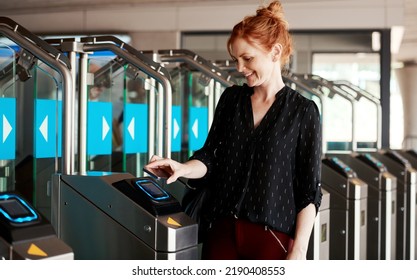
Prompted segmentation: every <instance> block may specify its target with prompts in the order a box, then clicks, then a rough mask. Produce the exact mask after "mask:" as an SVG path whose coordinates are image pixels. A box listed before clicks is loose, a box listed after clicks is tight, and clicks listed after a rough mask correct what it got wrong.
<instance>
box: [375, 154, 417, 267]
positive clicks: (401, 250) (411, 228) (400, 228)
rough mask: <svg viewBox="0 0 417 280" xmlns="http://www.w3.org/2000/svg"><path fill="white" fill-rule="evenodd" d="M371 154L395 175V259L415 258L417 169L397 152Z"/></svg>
mask: <svg viewBox="0 0 417 280" xmlns="http://www.w3.org/2000/svg"><path fill="white" fill-rule="evenodd" d="M371 155H372V156H373V157H375V158H377V159H378V160H379V161H381V162H382V163H383V164H384V165H385V166H386V167H387V168H388V171H389V172H390V173H392V174H393V175H394V176H396V177H397V234H396V235H397V245H396V251H397V259H399V260H414V259H415V235H416V210H415V207H416V184H417V170H416V169H414V168H413V167H412V166H411V164H410V162H409V161H408V160H407V159H406V158H404V157H403V156H401V155H400V154H399V153H398V152H396V151H392V150H381V151H378V152H373V153H371Z"/></svg>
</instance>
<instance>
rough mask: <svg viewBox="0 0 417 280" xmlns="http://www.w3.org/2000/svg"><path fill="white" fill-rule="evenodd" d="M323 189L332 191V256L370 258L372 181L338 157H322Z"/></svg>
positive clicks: (345, 258)
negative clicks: (368, 215)
mask: <svg viewBox="0 0 417 280" xmlns="http://www.w3.org/2000/svg"><path fill="white" fill-rule="evenodd" d="M322 162H323V164H322V189H326V190H327V191H328V192H329V193H330V197H331V199H330V237H329V238H330V259H331V260H364V259H366V230H367V221H366V215H367V213H366V212H367V197H368V185H367V184H366V183H365V182H364V181H362V180H361V179H359V178H358V176H357V174H356V173H355V172H354V171H353V170H352V168H350V167H349V166H347V165H346V164H345V163H344V162H342V161H341V160H339V159H338V158H336V157H326V158H324V159H323V160H322Z"/></svg>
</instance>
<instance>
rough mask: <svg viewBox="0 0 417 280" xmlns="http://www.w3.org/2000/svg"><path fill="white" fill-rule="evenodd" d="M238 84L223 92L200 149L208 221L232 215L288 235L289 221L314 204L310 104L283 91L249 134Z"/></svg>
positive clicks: (315, 129) (317, 139) (247, 110)
mask: <svg viewBox="0 0 417 280" xmlns="http://www.w3.org/2000/svg"><path fill="white" fill-rule="evenodd" d="M252 94H253V88H250V87H248V86H247V85H246V84H244V85H243V86H232V87H229V88H227V89H226V90H225V91H224V93H223V94H222V95H221V98H220V100H219V102H218V105H217V107H216V112H215V115H214V119H213V123H212V125H211V128H210V132H209V134H208V136H207V139H206V142H205V144H204V146H203V147H202V148H201V149H200V150H198V151H196V152H195V153H194V155H193V156H192V157H191V158H192V159H198V160H200V161H201V162H203V163H204V164H205V165H206V166H207V169H208V171H207V174H206V175H205V177H206V178H207V179H208V180H209V182H210V191H211V199H210V201H209V202H208V206H207V207H205V209H204V211H205V213H206V216H208V218H209V220H210V221H214V220H215V219H217V218H219V217H224V216H230V215H235V216H238V217H239V218H245V219H248V220H250V221H252V222H256V223H262V224H265V225H267V226H269V227H270V228H272V229H274V230H278V231H281V232H285V233H287V234H290V235H293V234H294V231H295V224H296V215H297V213H298V212H299V211H300V210H302V209H303V208H304V207H306V206H307V205H309V204H310V203H314V204H315V206H316V210H317V209H318V208H319V206H320V203H321V191H320V176H321V122H320V114H319V110H318V108H317V106H316V104H315V103H314V102H313V101H311V100H309V99H307V98H305V97H303V96H302V95H301V94H299V93H298V92H296V91H294V90H292V89H291V88H289V87H287V86H286V87H284V88H283V89H281V90H280V91H279V92H278V93H277V94H276V99H275V101H274V103H273V104H272V105H271V107H270V108H269V110H268V111H267V113H266V114H265V116H264V118H263V119H262V120H261V122H260V124H259V125H258V126H257V127H256V128H255V127H254V121H253V113H252V103H251V95H252Z"/></svg>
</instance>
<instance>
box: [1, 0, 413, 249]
mask: <svg viewBox="0 0 417 280" xmlns="http://www.w3.org/2000/svg"><path fill="white" fill-rule="evenodd" d="M264 3H268V1H258V0H252V1H251V0H241V1H235V0H208V1H205V0H89V1H85V0H19V1H10V0H0V17H7V18H10V19H12V20H13V21H15V22H17V23H18V24H20V25H22V26H23V27H25V28H26V29H28V30H29V31H30V32H32V33H34V34H36V35H37V36H39V37H40V38H42V39H45V40H47V41H48V40H50V42H52V41H53V40H54V39H57V38H59V39H66V38H81V37H82V38H85V37H95V36H107V35H111V36H115V37H117V38H119V39H120V40H121V41H122V42H124V43H126V44H128V45H130V46H132V47H133V48H135V49H136V50H140V51H141V52H143V53H147V52H148V53H149V52H157V51H158V50H189V51H191V52H193V53H195V54H197V55H198V56H199V57H201V58H204V59H205V60H207V61H209V62H212V63H214V64H216V65H217V64H218V65H220V64H224V63H226V64H227V63H231V62H230V57H229V54H228V52H227V50H226V41H227V39H228V35H229V33H230V30H231V28H232V27H233V26H234V24H236V23H237V22H238V21H240V20H241V19H242V17H243V16H245V15H249V14H253V13H254V11H255V10H256V8H257V7H258V6H259V5H260V4H264ZM282 3H283V6H284V12H285V15H286V18H287V20H288V22H289V26H290V32H291V33H292V35H293V39H294V44H295V46H294V47H295V53H294V56H293V58H292V61H291V63H290V65H289V67H288V68H289V69H288V71H289V73H295V74H297V75H300V76H299V77H298V79H302V78H301V77H302V76H303V75H313V76H314V75H316V76H319V77H322V78H324V79H327V80H330V81H347V82H348V83H351V84H352V85H356V86H358V87H360V88H361V89H364V90H365V91H366V92H368V93H370V94H371V95H372V96H373V97H375V98H376V99H378V100H379V101H380V105H381V108H382V112H381V115H378V112H377V111H376V110H375V108H373V107H372V106H371V107H369V106H370V105H369V103H368V104H365V105H363V104H364V103H361V105H359V107H358V111H357V112H356V113H357V114H358V115H357V116H356V118H355V121H354V122H352V115H353V112H351V111H350V110H349V109H348V107H349V102H347V103H348V105H346V102H342V101H341V102H339V103H338V102H335V103H334V104H332V105H331V106H329V107H328V110H329V111H328V112H329V113H328V115H327V116H325V117H326V119H325V121H324V122H325V123H326V127H327V128H330V129H326V135H325V136H326V140H327V141H328V142H329V143H330V142H331V143H336V144H340V143H350V142H353V136H355V137H356V139H357V141H358V143H362V144H363V145H364V146H363V147H362V148H364V151H366V150H367V148H368V146H366V145H368V144H369V145H371V146H369V147H370V148H372V149H374V148H376V147H377V146H379V148H383V149H392V150H397V149H417V121H416V120H417V110H415V109H414V108H415V107H416V105H417V98H416V96H415V93H416V91H417V79H416V77H417V51H416V50H417V2H416V1H414V0H382V1H381V0H282ZM76 40H77V39H76ZM9 43H10V41H9V40H8V39H7V38H3V37H0V47H1V46H2V45H8V44H9ZM92 57H93V56H92ZM93 59H94V58H91V61H93ZM95 59H97V57H96V58H95ZM100 59H101V58H98V59H97V61H96V62H97V65H100V63H103V64H104V63H106V62H107V61H105V62H102V61H101V60H100ZM0 62H1V61H0ZM103 64H101V65H103ZM1 65H2V64H1V63H0V66H1ZM92 65H93V64H91V65H90V67H92ZM41 68H42V67H40V68H39V71H38V74H37V75H38V76H37V77H35V80H36V81H39V83H41V82H42V75H44V74H47V75H45V76H51V75H50V73H47V72H48V70H46V71H45V70H41ZM90 70H91V71H92V68H91V69H90ZM53 79H54V78H53ZM113 83H114V84H116V87H117V86H120V85H121V83H124V80H123V81H122V80H120V81H118V80H115V81H113ZM122 87H123V85H122ZM144 87H145V88H146V86H144ZM21 88H24V89H25V91H27V90H28V89H27V88H26V86H23V85H20V84H19V85H17V86H16V94H15V95H16V96H17V97H18V98H23V99H25V100H26V98H29V97H28V96H24V97H22V96H21V95H20V94H21V93H19V90H20V89H21ZM30 88H31V89H30V90H33V88H34V89H35V92H36V94H37V97H38V98H42V97H43V94H44V95H45V97H46V98H50V96H49V94H50V93H51V92H52V95H55V94H56V92H55V89H53V88H52V89H51V88H47V89H46V90H48V91H49V90H50V91H51V92H45V93H43V92H42V89H41V88H38V84H37V83H34V84H30ZM147 90H149V88H147ZM120 94H121V95H123V92H121V93H119V95H120ZM116 95H117V94H116ZM103 96H104V94H103ZM118 97H120V96H118ZM30 98H32V96H31V97H30ZM120 98H121V99H123V97H120ZM121 99H119V101H120V100H121ZM110 100H111V101H112V102H113V103H114V106H115V107H114V108H113V110H116V111H117V110H122V109H121V108H122V107H120V106H122V105H121V103H120V104H118V105H117V100H116V102H114V100H115V99H114V98H113V97H112V98H110ZM26 101H27V100H26ZM30 102H32V99H30ZM173 102H174V103H175V102H177V101H176V99H174V101H173ZM195 102H196V104H197V103H198V102H203V101H201V100H196V101H195ZM204 102H207V101H204ZM31 106H32V107H31V108H30V110H26V109H25V108H26V107H21V106H20V105H19V106H18V110H20V111H19V112H24V113H25V114H26V113H27V114H29V115H30V114H33V113H34V112H33V110H34V109H33V104H32V105H31ZM117 106H119V107H117ZM360 106H365V107H362V108H361V107H360ZM209 114H210V113H209ZM158 118H159V117H158ZM377 119H378V120H377ZM29 121H30V122H33V121H34V120H32V117H31V118H29ZM379 121H380V122H381V123H380V125H381V127H378V126H376V125H375V124H378V122H379ZM27 122H28V119H25V118H20V117H19V116H18V117H17V125H18V126H20V127H27ZM35 122H36V120H35ZM190 126H191V123H190ZM354 127H355V129H354ZM33 130H34V128H33V127H32V126H31V127H30V128H29V129H28V131H19V132H18V133H19V134H18V135H17V137H16V159H13V161H12V165H11V166H12V169H14V168H15V167H18V166H20V165H21V164H22V163H24V160H25V159H26V158H27V155H34V154H35V152H36V151H35V150H36V147H35V143H34V139H33V135H34V131H33ZM158 132H160V131H158ZM158 132H156V133H158ZM183 133H184V135H186V129H185V127H184V132H183ZM161 137H162V136H161ZM184 137H185V138H187V137H188V136H184ZM3 138H5V137H4V135H3ZM116 138H117V137H116ZM155 139H158V136H156V138H155ZM114 141H116V142H117V139H116V140H114V139H113V144H114ZM3 142H4V140H3ZM377 143H379V144H377ZM119 144H120V143H119ZM120 145H121V144H120ZM352 145H353V144H352ZM0 147H1V146H0ZM339 148H340V147H339ZM344 148H346V150H348V151H349V150H350V149H352V146H349V144H347V146H343V147H342V149H344ZM117 149H121V146H119V147H117ZM190 150H192V149H190ZM118 151H120V150H118ZM0 152H1V151H0ZM0 155H1V153H0ZM189 155H190V151H187V152H186V153H185V155H181V156H180V159H186V158H187V157H188V156H189ZM55 156H56V155H55ZM175 156H176V155H175ZM123 157H126V154H123ZM148 158H149V155H148V154H147V153H144V154H141V155H137V156H136V157H135V158H134V161H135V163H134V164H133V163H132V166H134V168H136V169H137V170H139V171H142V169H141V167H142V166H143V165H144V164H145V163H146V162H147V160H148ZM30 160H33V166H31V167H30V168H31V169H30V171H29V173H28V170H20V171H19V172H23V173H18V172H17V171H16V173H13V171H12V173H13V174H12V176H10V174H9V172H10V171H3V170H9V169H8V168H9V167H10V166H9V165H10V161H9V160H7V159H6V160H3V159H1V157H0V190H2V191H3V190H7V189H8V188H9V187H8V186H10V182H11V181H14V180H15V181H16V182H17V183H18V184H20V185H24V184H31V185H32V187H33V190H32V191H33V194H29V196H31V195H33V197H36V199H35V200H34V204H35V206H36V207H37V208H38V210H40V211H41V212H43V214H44V215H45V216H47V217H48V218H50V217H49V215H50V212H49V211H50V209H51V201H50V193H49V191H50V189H49V188H50V186H49V184H50V182H49V180H50V174H51V173H54V171H56V170H57V169H59V167H58V165H60V164H61V163H57V162H56V160H55V158H52V159H51V160H48V159H44V158H42V157H36V156H35V159H33V158H31V159H30ZM88 160H89V164H90V165H89V166H90V168H91V170H97V168H99V164H100V162H99V161H95V157H94V156H91V157H88ZM100 160H102V159H100ZM112 160H113V159H107V158H106V159H105V160H104V161H105V162H107V161H110V162H112ZM132 162H133V161H132ZM107 163H108V162H107ZM94 164H95V165H94ZM129 164H130V161H129V160H128V159H126V158H124V162H123V169H124V171H125V169H126V166H127V168H129ZM80 165H81V163H80ZM16 170H17V168H16ZM109 171H111V170H109ZM139 171H137V172H135V174H134V175H136V176H140V175H141V174H140V172H139ZM25 172H26V173H25ZM22 174H23V177H22ZM27 174H30V176H29V177H30V178H29V177H27V178H26V175H27ZM32 175H33V177H32ZM10 178H12V179H10ZM29 181H30V183H29ZM36 188H39V189H40V191H39V192H38V190H36ZM413 209H414V208H413ZM414 233H415V232H414ZM413 244H416V242H415V240H414V242H413ZM416 245H417V244H416ZM413 250H414V249H413ZM416 250H417V246H416ZM413 254H414V251H413Z"/></svg>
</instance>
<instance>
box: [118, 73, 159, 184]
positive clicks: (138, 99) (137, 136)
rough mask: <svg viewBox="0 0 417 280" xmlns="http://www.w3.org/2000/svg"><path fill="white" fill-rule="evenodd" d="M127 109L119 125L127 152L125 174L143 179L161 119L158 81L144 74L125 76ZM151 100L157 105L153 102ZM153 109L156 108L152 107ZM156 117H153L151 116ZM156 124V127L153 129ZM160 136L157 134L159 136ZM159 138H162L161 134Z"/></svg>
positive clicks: (125, 107) (124, 163) (125, 106)
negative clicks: (152, 134)
mask: <svg viewBox="0 0 417 280" xmlns="http://www.w3.org/2000/svg"><path fill="white" fill-rule="evenodd" d="M124 85H125V86H124V109H123V115H122V118H121V119H120V123H119V132H120V135H121V140H122V141H121V142H122V151H123V171H125V172H128V173H131V174H133V175H134V176H143V175H144V174H143V167H144V166H145V165H146V164H147V163H148V162H149V158H150V156H151V155H150V154H149V151H150V150H151V151H155V147H157V145H158V143H157V139H158V138H157V137H152V139H153V140H150V135H149V134H150V133H151V131H153V132H152V133H156V132H157V131H158V130H157V125H158V121H159V119H158V118H159V116H158V114H157V113H156V112H157V111H158V107H157V102H156V101H157V100H158V98H159V94H160V92H159V90H158V88H157V87H156V86H155V85H156V81H155V80H154V79H151V78H150V77H149V76H147V75H146V74H145V73H142V72H140V73H139V74H138V75H137V76H136V77H131V76H130V75H128V74H127V72H126V71H125V73H124ZM151 99H152V100H153V102H151ZM151 106H152V107H151ZM151 114H152V115H151ZM151 125H153V127H151ZM155 136H156V135H155ZM158 137H162V136H161V135H158Z"/></svg>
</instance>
